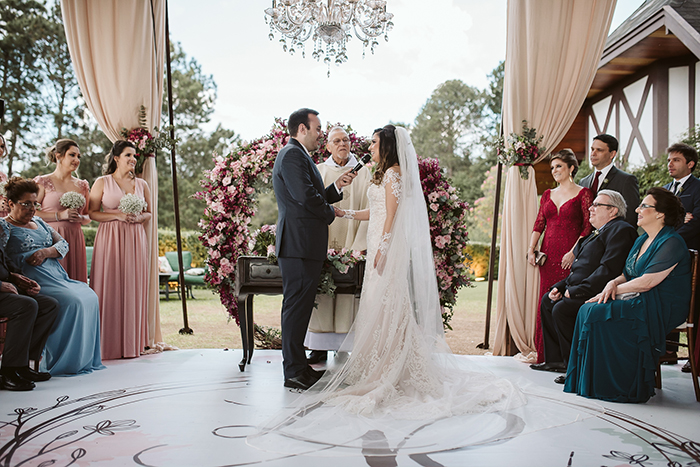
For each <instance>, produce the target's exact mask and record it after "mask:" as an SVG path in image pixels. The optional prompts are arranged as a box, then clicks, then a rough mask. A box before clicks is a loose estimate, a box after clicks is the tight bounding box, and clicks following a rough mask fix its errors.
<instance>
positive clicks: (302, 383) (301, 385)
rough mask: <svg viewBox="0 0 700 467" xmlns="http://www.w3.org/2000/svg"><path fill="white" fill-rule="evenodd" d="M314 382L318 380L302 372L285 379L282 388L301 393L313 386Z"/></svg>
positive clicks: (306, 372)
mask: <svg viewBox="0 0 700 467" xmlns="http://www.w3.org/2000/svg"><path fill="white" fill-rule="evenodd" d="M316 381H318V380H317V379H316V378H314V377H313V376H311V374H310V373H309V372H308V371H302V372H301V373H299V374H298V375H296V376H294V377H292V378H288V379H285V380H284V387H285V388H292V389H301V390H302V391H306V390H307V389H309V388H310V387H311V386H313V385H314V383H315V382H316Z"/></svg>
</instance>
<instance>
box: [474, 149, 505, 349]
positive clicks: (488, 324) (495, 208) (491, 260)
mask: <svg viewBox="0 0 700 467" xmlns="http://www.w3.org/2000/svg"><path fill="white" fill-rule="evenodd" d="M502 173H503V164H501V163H500V162H499V163H498V174H497V175H496V200H495V205H494V206H493V228H492V229H491V251H490V252H489V289H488V295H487V296H486V328H485V329H484V342H482V343H481V344H479V345H477V346H476V347H477V348H478V349H488V348H489V333H490V332H491V302H492V301H493V275H494V274H493V268H494V265H495V264H496V236H497V235H498V206H499V205H500V204H501V174H502Z"/></svg>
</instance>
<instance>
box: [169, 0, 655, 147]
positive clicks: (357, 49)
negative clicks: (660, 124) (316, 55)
mask: <svg viewBox="0 0 700 467" xmlns="http://www.w3.org/2000/svg"><path fill="white" fill-rule="evenodd" d="M271 3H272V1H271V0H233V1H232V0H198V1H197V2H196V7H194V8H193V5H194V3H193V2H192V1H191V0H169V2H168V4H169V15H170V16H169V19H170V34H171V40H173V41H177V42H180V43H181V45H182V47H183V49H184V51H185V53H187V55H188V56H189V57H192V58H194V59H196V60H197V62H198V63H199V64H200V65H201V66H202V71H203V72H204V73H205V74H209V75H212V76H213V78H214V81H215V82H216V84H217V87H218V99H217V103H216V108H215V112H214V114H213V115H212V121H211V123H210V128H209V129H213V128H214V127H215V126H216V125H217V124H219V123H221V124H222V125H223V126H224V127H225V128H229V129H232V130H234V131H235V132H236V133H238V134H239V135H240V136H241V137H242V138H243V139H244V140H252V139H255V138H258V137H260V136H263V135H265V134H267V133H268V132H269V130H270V128H271V127H272V125H273V123H274V119H275V117H282V118H285V119H286V118H287V117H288V116H289V114H290V113H291V112H292V111H294V110H296V109H298V108H301V107H310V108H313V109H316V110H318V111H319V112H320V115H319V116H320V117H321V119H322V121H324V122H331V123H336V122H340V123H342V124H350V125H352V127H353V128H354V129H355V131H357V132H358V133H359V134H360V135H365V136H368V135H370V133H371V131H372V130H373V129H374V128H377V127H379V126H383V125H385V124H386V123H389V122H390V121H391V122H403V123H413V121H414V120H415V118H416V116H417V115H418V113H419V112H420V110H421V107H422V106H423V105H424V104H425V102H426V100H427V99H428V98H429V97H430V95H431V93H432V91H433V90H434V89H435V88H436V87H437V86H438V85H439V84H440V83H443V82H445V81H447V80H451V79H460V80H462V81H464V82H465V83H467V84H469V85H471V86H476V87H478V88H485V87H486V86H487V84H488V75H489V73H490V72H491V71H492V70H493V69H494V68H495V67H496V66H497V65H498V63H499V62H500V61H501V60H504V59H505V46H506V25H505V22H506V0H430V1H426V0H388V2H387V11H389V12H391V13H393V14H394V18H393V22H394V29H393V30H392V31H391V32H389V40H388V42H385V41H384V39H380V40H379V45H378V47H377V48H376V51H375V54H374V55H372V54H371V53H370V52H369V50H368V51H367V53H366V56H365V58H364V59H363V58H362V44H361V43H360V41H359V40H357V39H356V38H355V39H354V40H352V41H350V43H349V44H348V61H347V62H346V63H344V64H342V65H340V66H335V65H331V70H330V71H331V74H330V77H327V75H326V74H327V66H326V65H325V64H324V63H323V62H320V63H319V62H316V60H314V59H313V58H311V53H312V52H313V44H311V43H310V41H307V42H309V44H308V45H307V47H306V58H302V57H301V54H300V52H298V51H297V53H296V54H295V55H294V56H291V55H290V54H289V53H287V52H284V51H283V50H282V46H281V44H280V43H279V39H280V37H281V36H280V34H279V33H277V34H276V36H275V39H274V40H272V41H270V40H269V39H268V35H269V33H270V27H269V25H267V24H266V23H265V15H264V10H265V9H266V8H268V7H270V6H271ZM642 3H644V2H643V0H618V2H617V6H616V9H615V14H614V17H613V23H612V26H611V32H612V31H613V30H614V29H615V28H616V27H617V26H618V25H619V24H620V23H622V22H623V21H624V20H625V19H626V18H627V17H628V16H629V15H630V14H632V13H633V12H634V11H635V10H636V9H637V8H638V7H639V6H640V5H641V4H642Z"/></svg>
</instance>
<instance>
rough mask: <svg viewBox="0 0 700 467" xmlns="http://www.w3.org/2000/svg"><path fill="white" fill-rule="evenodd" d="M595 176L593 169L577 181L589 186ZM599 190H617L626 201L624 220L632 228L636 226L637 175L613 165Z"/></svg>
mask: <svg viewBox="0 0 700 467" xmlns="http://www.w3.org/2000/svg"><path fill="white" fill-rule="evenodd" d="M594 178H595V170H594V171H593V172H592V173H591V174H589V175H587V176H585V177H583V178H582V179H581V181H580V182H579V185H581V186H582V187H585V188H591V185H593V179H594ZM600 190H612V191H617V192H618V193H620V194H621V195H622V197H623V198H624V199H625V203H627V216H626V217H625V220H626V221H627V222H628V223H629V224H630V225H632V226H634V228H635V229H636V228H637V213H636V212H635V211H634V210H635V209H637V206H639V184H638V183H637V177H635V176H634V175H632V174H628V173H627V172H623V171H622V170H620V169H618V168H617V167H615V166H614V165H613V166H612V167H611V168H610V171H609V172H608V175H607V176H606V177H605V178H604V179H603V182H602V183H601V184H600V188H599V189H598V192H600Z"/></svg>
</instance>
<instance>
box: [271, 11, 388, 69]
mask: <svg viewBox="0 0 700 467" xmlns="http://www.w3.org/2000/svg"><path fill="white" fill-rule="evenodd" d="M268 17H269V19H270V35H269V38H270V40H272V39H274V37H275V35H274V31H275V30H277V31H279V32H280V33H281V34H282V38H281V39H280V42H281V43H282V49H283V50H284V51H285V52H287V51H289V53H290V54H292V55H294V52H295V51H296V49H301V53H302V57H305V56H306V54H305V46H304V42H305V41H306V40H307V39H309V38H310V37H311V38H312V40H313V43H314V52H313V54H312V57H313V58H315V59H316V60H317V61H320V60H321V57H322V56H324V57H323V62H324V63H326V64H327V65H328V66H329V69H328V75H329V76H330V64H331V62H332V61H333V62H335V64H336V65H340V64H341V63H344V62H346V61H347V60H348V56H347V54H346V48H345V44H346V43H347V41H348V40H350V39H351V37H352V31H351V30H353V31H354V32H355V36H357V38H358V39H359V40H360V41H362V45H363V51H362V56H363V58H364V56H365V50H366V49H367V47H369V48H370V50H371V51H372V53H374V48H375V47H376V46H377V45H379V42H377V38H378V37H379V36H381V35H384V39H385V40H387V41H388V40H389V37H388V36H387V33H388V32H389V31H391V28H392V27H393V26H394V24H393V23H392V22H391V19H392V18H393V17H394V15H393V14H391V13H388V12H387V11H386V0H279V1H277V0H272V8H268V9H266V10H265V22H267V20H268ZM287 40H289V42H290V43H289V46H288V45H287ZM324 47H325V50H324Z"/></svg>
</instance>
